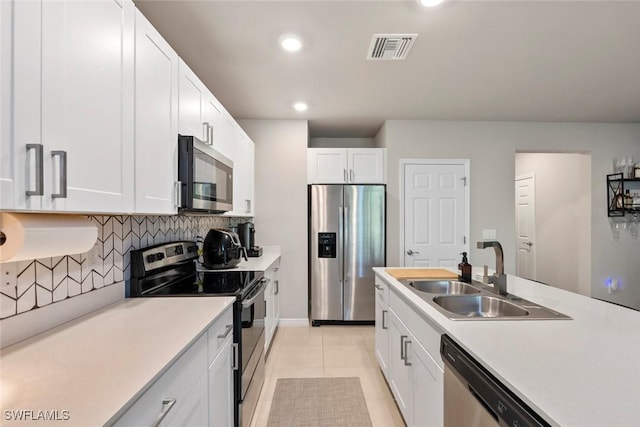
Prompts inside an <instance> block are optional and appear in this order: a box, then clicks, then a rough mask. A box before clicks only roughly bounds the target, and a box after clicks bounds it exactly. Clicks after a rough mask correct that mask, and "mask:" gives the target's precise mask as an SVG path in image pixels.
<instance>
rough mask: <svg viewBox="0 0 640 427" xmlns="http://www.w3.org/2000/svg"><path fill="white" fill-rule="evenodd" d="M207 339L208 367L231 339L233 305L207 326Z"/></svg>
mask: <svg viewBox="0 0 640 427" xmlns="http://www.w3.org/2000/svg"><path fill="white" fill-rule="evenodd" d="M207 339H208V347H209V350H208V354H209V356H208V358H207V360H208V363H207V366H209V365H210V364H211V363H213V361H214V360H215V358H216V356H217V355H218V353H219V352H220V350H221V349H222V347H223V346H224V343H225V342H227V340H228V339H233V305H230V306H229V307H228V308H227V310H226V311H225V312H224V313H222V315H221V316H220V317H219V318H218V319H217V320H216V321H215V322H214V323H213V325H211V326H209V329H208V330H207Z"/></svg>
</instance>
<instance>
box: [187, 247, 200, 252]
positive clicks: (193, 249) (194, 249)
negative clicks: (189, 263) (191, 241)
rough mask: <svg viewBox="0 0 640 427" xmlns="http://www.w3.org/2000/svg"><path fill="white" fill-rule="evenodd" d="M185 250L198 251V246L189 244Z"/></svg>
mask: <svg viewBox="0 0 640 427" xmlns="http://www.w3.org/2000/svg"><path fill="white" fill-rule="evenodd" d="M187 251H188V252H189V253H191V252H198V246H197V245H193V246H189V247H188V248H187Z"/></svg>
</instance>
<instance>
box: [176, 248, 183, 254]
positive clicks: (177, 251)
mask: <svg viewBox="0 0 640 427" xmlns="http://www.w3.org/2000/svg"><path fill="white" fill-rule="evenodd" d="M183 253H184V249H182V246H178V247H176V254H178V255H182V254H183Z"/></svg>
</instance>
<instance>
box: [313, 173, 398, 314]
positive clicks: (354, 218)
mask: <svg viewBox="0 0 640 427" xmlns="http://www.w3.org/2000/svg"><path fill="white" fill-rule="evenodd" d="M385 189H386V188H385V186H384V185H310V186H309V252H308V253H309V299H310V301H309V310H310V315H309V317H310V319H311V324H312V325H313V326H317V325H319V324H322V323H343V322H365V323H372V322H373V321H374V320H375V288H374V274H373V271H372V270H371V268H372V267H384V265H385V263H386V247H385V208H386V200H385Z"/></svg>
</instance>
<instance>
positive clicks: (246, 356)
mask: <svg viewBox="0 0 640 427" xmlns="http://www.w3.org/2000/svg"><path fill="white" fill-rule="evenodd" d="M197 258H198V247H197V245H196V243H195V242H190V241H179V242H171V243H163V244H160V245H154V246H150V247H147V248H144V249H139V250H134V251H131V280H130V282H129V285H128V287H127V296H128V297H163V296H164V297H176V296H190V297H191V296H209V297H211V296H235V297H236V302H235V303H234V322H233V323H234V337H233V341H234V344H235V346H234V348H235V349H236V354H235V355H234V357H235V359H234V360H236V361H241V363H236V364H235V366H237V367H238V368H237V370H236V371H235V377H234V395H235V396H234V401H235V426H236V427H243V426H248V425H249V423H250V422H251V418H252V416H253V413H254V411H255V407H256V405H257V403H258V396H259V395H260V390H261V389H262V384H263V383H264V318H265V315H266V303H265V299H264V290H265V288H266V286H267V283H268V279H266V278H265V277H264V275H263V273H262V272H261V271H240V270H233V269H232V270H198V269H197V268H196V262H195V260H196V259H197ZM159 315H161V313H159Z"/></svg>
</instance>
